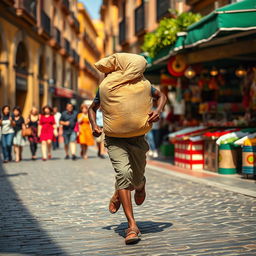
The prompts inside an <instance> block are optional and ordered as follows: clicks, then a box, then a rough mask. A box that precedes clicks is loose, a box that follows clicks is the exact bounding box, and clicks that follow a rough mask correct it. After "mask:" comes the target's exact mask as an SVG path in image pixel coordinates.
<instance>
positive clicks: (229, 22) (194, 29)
mask: <svg viewBox="0 0 256 256" xmlns="http://www.w3.org/2000/svg"><path fill="white" fill-rule="evenodd" d="M255 29H256V0H244V1H241V2H238V3H235V4H231V5H227V6H224V7H222V8H219V9H216V10H215V11H214V12H212V13H211V14H209V15H207V16H205V17H204V18H203V19H201V20H200V21H199V22H197V23H195V24H193V25H191V26H190V27H189V28H188V31H187V32H188V34H187V36H186V38H185V48H189V47H193V46H196V45H199V44H202V43H205V42H208V41H210V40H213V39H215V38H216V37H218V38H220V37H223V36H227V35H231V34H232V35H235V34H236V33H239V32H241V31H250V30H255Z"/></svg>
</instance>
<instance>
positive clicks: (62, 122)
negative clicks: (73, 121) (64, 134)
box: [60, 114, 70, 126]
mask: <svg viewBox="0 0 256 256" xmlns="http://www.w3.org/2000/svg"><path fill="white" fill-rule="evenodd" d="M69 124H70V122H69V121H65V120H64V115H63V114H62V115H61V116H60V125H63V126H68V125H69Z"/></svg>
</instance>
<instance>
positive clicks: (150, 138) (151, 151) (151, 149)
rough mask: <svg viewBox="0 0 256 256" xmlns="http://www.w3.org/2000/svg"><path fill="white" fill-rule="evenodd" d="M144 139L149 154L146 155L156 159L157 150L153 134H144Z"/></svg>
mask: <svg viewBox="0 0 256 256" xmlns="http://www.w3.org/2000/svg"><path fill="white" fill-rule="evenodd" d="M146 139H147V142H148V144H149V152H148V155H149V156H150V157H153V158H157V157H158V152H157V148H156V144H155V139H154V134H153V131H152V130H151V131H149V132H148V133H147V134H146Z"/></svg>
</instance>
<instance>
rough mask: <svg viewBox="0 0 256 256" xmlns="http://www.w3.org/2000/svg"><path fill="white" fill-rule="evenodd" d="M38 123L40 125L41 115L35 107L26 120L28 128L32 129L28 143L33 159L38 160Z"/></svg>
mask: <svg viewBox="0 0 256 256" xmlns="http://www.w3.org/2000/svg"><path fill="white" fill-rule="evenodd" d="M38 123H39V113H38V109H37V108H35V107H33V108H32V109H31V111H30V114H29V116H28V118H27V120H26V126H27V127H28V128H30V129H31V134H30V135H28V141H29V145H30V151H31V159H32V160H36V152H37V146H38V143H39V137H38Z"/></svg>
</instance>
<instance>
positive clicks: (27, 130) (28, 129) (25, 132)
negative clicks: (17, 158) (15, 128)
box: [22, 127, 32, 137]
mask: <svg viewBox="0 0 256 256" xmlns="http://www.w3.org/2000/svg"><path fill="white" fill-rule="evenodd" d="M31 135H32V129H31V127H26V128H25V129H23V130H22V136H23V137H26V136H31Z"/></svg>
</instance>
